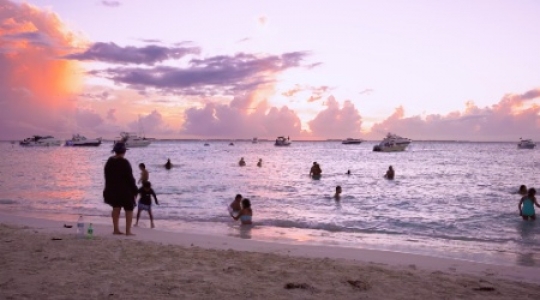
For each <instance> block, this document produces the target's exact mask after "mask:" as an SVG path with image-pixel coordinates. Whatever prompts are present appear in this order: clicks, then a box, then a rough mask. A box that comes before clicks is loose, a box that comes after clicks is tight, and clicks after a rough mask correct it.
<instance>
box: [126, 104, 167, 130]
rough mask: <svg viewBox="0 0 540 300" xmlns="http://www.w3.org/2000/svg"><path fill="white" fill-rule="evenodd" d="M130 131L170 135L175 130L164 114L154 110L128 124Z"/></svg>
mask: <svg viewBox="0 0 540 300" xmlns="http://www.w3.org/2000/svg"><path fill="white" fill-rule="evenodd" d="M128 128H129V129H130V131H133V132H139V133H141V134H149V135H152V134H158V135H169V134H171V133H173V132H174V131H173V130H172V129H171V128H170V127H169V125H167V124H166V123H165V121H164V120H163V116H162V115H161V113H159V112H158V111H157V110H153V111H152V112H151V113H149V114H148V115H146V116H141V117H139V118H138V119H137V120H136V121H133V122H131V123H129V124H128Z"/></svg>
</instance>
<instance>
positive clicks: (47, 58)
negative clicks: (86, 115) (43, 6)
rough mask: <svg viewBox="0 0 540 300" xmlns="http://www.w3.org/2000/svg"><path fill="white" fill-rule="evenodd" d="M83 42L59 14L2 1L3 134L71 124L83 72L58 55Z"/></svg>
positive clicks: (54, 130)
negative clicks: (74, 96) (74, 98)
mask: <svg viewBox="0 0 540 300" xmlns="http://www.w3.org/2000/svg"><path fill="white" fill-rule="evenodd" d="M80 42H81V40H80V39H79V38H78V37H77V36H76V35H75V34H74V33H73V32H71V31H70V30H69V29H68V28H66V26H65V25H64V24H63V22H62V21H61V20H60V19H59V18H58V16H57V15H55V14H54V13H51V12H49V11H43V10H40V9H38V8H36V7H34V6H32V5H29V4H26V3H22V4H18V3H13V2H10V1H7V0H0V99H1V101H2V109H1V110H0V128H2V131H1V132H0V138H7V139H20V138H23V137H25V136H27V135H32V134H54V135H57V134H59V133H62V132H65V131H66V128H69V124H70V122H72V117H73V115H74V113H75V104H74V101H72V96H73V95H74V94H75V93H76V91H77V89H78V87H79V84H80V80H81V75H82V72H81V69H79V66H78V65H77V63H76V62H71V61H65V60H61V59H58V57H61V56H63V55H66V54H68V51H71V49H73V47H76V46H77V45H78V44H79V43H80Z"/></svg>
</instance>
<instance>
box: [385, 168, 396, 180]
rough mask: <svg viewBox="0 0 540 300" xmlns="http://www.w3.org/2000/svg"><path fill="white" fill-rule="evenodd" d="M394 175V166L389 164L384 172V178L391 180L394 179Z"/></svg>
mask: <svg viewBox="0 0 540 300" xmlns="http://www.w3.org/2000/svg"><path fill="white" fill-rule="evenodd" d="M394 176H395V172H394V168H392V166H389V167H388V171H386V174H384V178H386V179H390V180H392V179H394Z"/></svg>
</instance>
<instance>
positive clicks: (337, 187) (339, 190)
mask: <svg viewBox="0 0 540 300" xmlns="http://www.w3.org/2000/svg"><path fill="white" fill-rule="evenodd" d="M334 199H336V201H337V200H340V199H341V186H340V185H338V186H336V193H335V194H334Z"/></svg>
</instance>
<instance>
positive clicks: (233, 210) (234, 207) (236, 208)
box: [229, 194, 242, 218]
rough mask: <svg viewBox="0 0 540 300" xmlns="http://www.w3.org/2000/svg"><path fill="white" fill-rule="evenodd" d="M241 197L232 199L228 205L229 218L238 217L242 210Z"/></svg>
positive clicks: (237, 196)
mask: <svg viewBox="0 0 540 300" xmlns="http://www.w3.org/2000/svg"><path fill="white" fill-rule="evenodd" d="M241 203H242V195H240V194H237V195H236V197H234V200H233V202H231V204H229V213H230V215H231V217H233V218H234V217H235V216H238V214H239V213H240V211H241V210H242V204H241Z"/></svg>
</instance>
